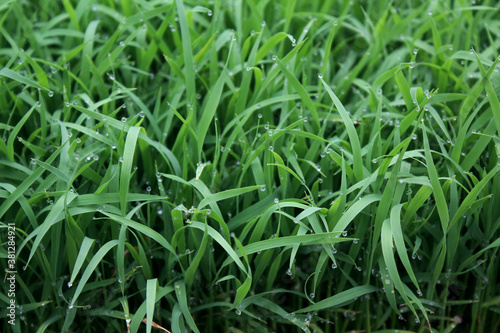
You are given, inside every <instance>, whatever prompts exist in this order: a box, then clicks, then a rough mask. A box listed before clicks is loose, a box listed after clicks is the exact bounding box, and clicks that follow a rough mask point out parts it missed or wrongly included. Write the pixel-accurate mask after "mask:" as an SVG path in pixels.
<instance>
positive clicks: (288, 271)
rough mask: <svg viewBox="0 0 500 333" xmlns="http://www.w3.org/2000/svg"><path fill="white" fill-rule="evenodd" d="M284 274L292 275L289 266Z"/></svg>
mask: <svg viewBox="0 0 500 333" xmlns="http://www.w3.org/2000/svg"><path fill="white" fill-rule="evenodd" d="M286 275H288V276H292V270H291V269H290V268H289V269H287V270H286Z"/></svg>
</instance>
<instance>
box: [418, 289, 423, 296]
mask: <svg viewBox="0 0 500 333" xmlns="http://www.w3.org/2000/svg"><path fill="white" fill-rule="evenodd" d="M417 295H418V296H420V297H422V296H423V294H422V292H421V291H420V289H419V290H417Z"/></svg>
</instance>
